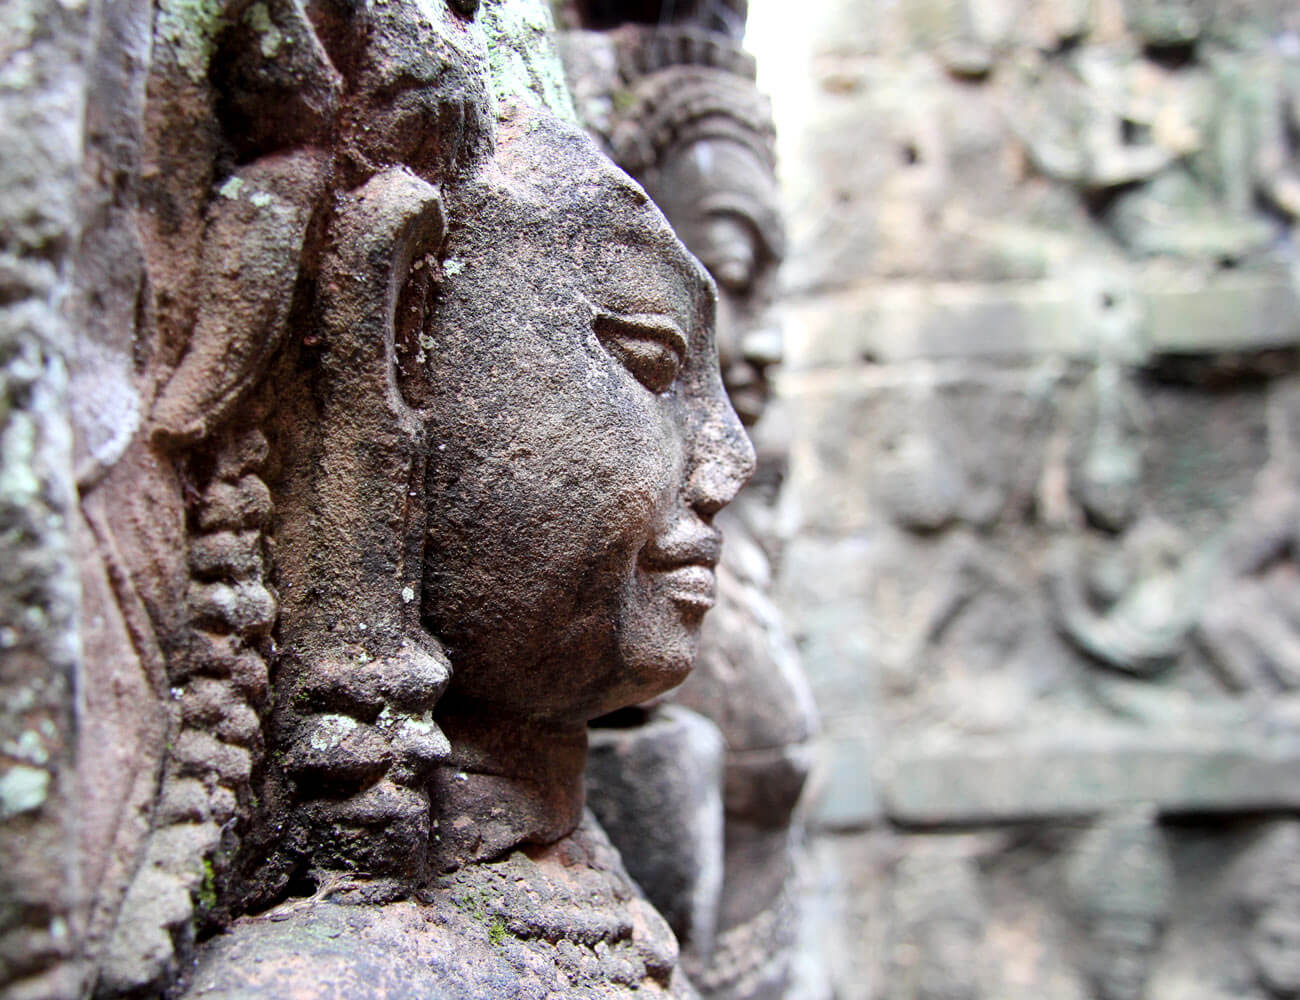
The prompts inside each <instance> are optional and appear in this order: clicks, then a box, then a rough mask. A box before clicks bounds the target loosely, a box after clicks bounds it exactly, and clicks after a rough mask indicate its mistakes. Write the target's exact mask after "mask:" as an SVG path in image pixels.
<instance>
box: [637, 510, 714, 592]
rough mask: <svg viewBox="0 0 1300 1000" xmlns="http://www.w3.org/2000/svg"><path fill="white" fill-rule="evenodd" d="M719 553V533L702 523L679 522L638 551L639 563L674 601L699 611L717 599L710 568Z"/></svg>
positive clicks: (711, 568) (712, 573)
mask: <svg viewBox="0 0 1300 1000" xmlns="http://www.w3.org/2000/svg"><path fill="white" fill-rule="evenodd" d="M721 553H722V534H721V532H719V531H718V530H717V529H716V528H712V527H710V526H708V525H706V524H704V523H703V522H700V521H695V523H694V524H691V523H690V522H689V521H687V522H679V523H678V524H676V525H674V526H673V527H672V528H670V529H669V531H668V532H667V533H666V534H665V535H664V536H663V537H660V538H654V539H651V541H650V543H649V544H648V545H647V546H646V547H645V548H644V549H642V551H641V566H642V568H643V569H645V570H646V571H647V572H648V573H651V574H653V575H654V577H655V578H657V580H658V581H659V583H660V585H661V586H662V587H663V588H664V596H666V597H667V598H668V599H669V600H671V601H673V602H674V603H675V604H678V605H681V606H683V607H686V608H690V609H693V610H696V611H699V612H700V613H701V614H702V613H704V612H705V611H708V610H709V608H711V607H713V605H714V603H715V601H716V600H717V586H718V580H717V576H716V575H715V574H714V568H715V567H716V566H717V565H718V557H719V555H721Z"/></svg>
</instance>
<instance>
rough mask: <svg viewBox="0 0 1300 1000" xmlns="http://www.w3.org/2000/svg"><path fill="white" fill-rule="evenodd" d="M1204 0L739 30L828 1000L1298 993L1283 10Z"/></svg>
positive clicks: (1291, 20)
mask: <svg viewBox="0 0 1300 1000" xmlns="http://www.w3.org/2000/svg"><path fill="white" fill-rule="evenodd" d="M1217 7H1218V9H1217V11H1212V10H1211V9H1210V5H1207V4H1204V3H1200V4H1171V3H1150V2H1148V3H1140V2H1133V3H1128V4H1121V3H1120V2H1119V0H1098V2H1097V3H1094V4H1088V3H1082V2H1081V3H1070V2H1065V0H1057V2H1047V0H968V2H964V0H951V2H924V0H902V2H898V3H882V4H861V3H856V2H844V0H814V2H812V3H810V4H807V5H805V6H803V7H801V9H800V13H799V16H798V18H797V21H796V19H795V18H792V17H791V16H790V14H789V13H788V11H786V10H785V9H784V8H783V9H782V10H780V11H775V10H767V9H765V8H764V7H762V6H758V7H756V8H755V10H754V11H753V12H752V14H751V31H750V34H749V36H748V38H747V44H748V45H749V46H750V47H751V49H752V50H753V51H754V52H755V54H756V56H757V61H758V65H759V67H760V85H762V86H764V87H766V89H767V90H768V91H769V92H770V93H772V95H773V100H774V109H775V117H776V122H777V131H778V136H779V152H780V172H781V177H782V182H783V185H784V189H785V193H786V198H787V217H788V219H789V227H790V234H791V249H790V253H789V257H788V262H787V265H786V269H785V272H784V275H785V282H786V291H787V298H786V300H785V309H784V318H785V343H786V359H785V364H784V368H783V370H782V375H781V377H780V380H779V390H778V400H777V403H776V404H775V405H776V409H777V412H776V413H774V414H773V415H772V416H771V417H770V418H769V421H768V424H767V427H766V432H767V433H768V434H772V435H777V436H787V437H788V441H789V448H790V456H791V457H790V466H789V471H788V475H787V478H786V481H785V489H784V494H783V501H782V504H783V508H782V525H783V527H782V530H783V532H784V534H785V536H786V537H787V538H788V544H787V546H786V549H785V553H784V556H783V560H782V563H781V566H780V571H779V576H778V603H779V604H780V605H781V607H782V608H783V610H784V611H785V613H786V615H787V616H788V621H789V625H790V628H791V630H792V632H793V633H794V635H795V637H796V639H797V641H798V644H799V648H800V651H801V653H802V656H803V660H804V664H805V668H806V670H807V672H808V675H809V677H810V680H811V682H812V685H813V688H814V691H815V693H816V697H817V702H818V707H819V710H820V712H821V716H822V720H823V727H824V735H823V737H822V740H821V743H820V749H819V753H820V758H819V766H818V768H817V769H815V771H814V776H813V778H812V780H811V782H810V785H811V789H810V793H809V796H808V800H807V802H806V807H807V808H808V810H809V817H810V822H811V824H812V829H813V831H814V833H813V835H812V856H813V858H814V863H813V865H812V869H811V871H810V875H809V879H810V889H809V892H810V894H811V898H812V899H813V900H814V901H815V906H816V907H817V908H818V909H819V912H820V914H821V917H820V921H819V922H815V923H814V925H813V927H812V929H811V930H810V932H809V934H810V940H811V941H812V943H813V946H818V945H819V946H820V947H821V948H822V954H823V956H824V962H825V964H826V966H827V967H828V969H829V971H830V975H831V978H832V980H833V983H834V985H835V987H836V988H837V989H838V991H839V992H838V994H837V995H838V996H840V997H843V998H846V1000H847V998H859V997H888V998H895V997H900V998H901V997H920V996H927V997H938V996H944V997H956V996H962V997H967V996H970V997H974V996H985V997H997V998H1011V997H1022V996H1023V997H1075V996H1080V997H1082V996H1130V997H1141V996H1146V997H1151V998H1165V997H1170V998H1172V997H1211V996H1214V997H1218V996H1285V995H1291V994H1290V993H1288V992H1286V991H1287V990H1288V989H1290V988H1291V987H1290V986H1288V985H1287V983H1286V980H1287V976H1288V975H1290V973H1285V972H1283V971H1282V969H1281V968H1280V966H1288V967H1290V966H1294V965H1297V964H1300V933H1297V929H1300V924H1298V923H1297V922H1296V914H1297V913H1298V912H1300V909H1297V904H1296V894H1295V889H1294V882H1295V877H1294V875H1293V874H1292V873H1293V872H1294V870H1295V869H1296V867H1297V865H1298V864H1300V856H1297V854H1296V853H1295V850H1296V848H1295V844H1294V829H1293V827H1292V826H1291V825H1290V822H1291V821H1290V820H1289V818H1288V817H1289V816H1290V815H1291V814H1292V813H1293V812H1294V811H1295V810H1297V809H1298V808H1300V781H1298V780H1297V775H1300V768H1298V767H1297V764H1298V763H1300V729H1298V728H1297V715H1296V708H1297V703H1296V695H1295V691H1296V688H1297V685H1300V673H1297V670H1296V668H1297V666H1300V656H1298V654H1300V633H1298V631H1297V629H1298V628H1300V615H1297V613H1296V612H1297V610H1300V587H1298V582H1300V581H1297V576H1296V573H1297V564H1296V557H1297V552H1300V549H1297V545H1296V542H1297V538H1296V529H1297V525H1300V518H1298V517H1297V514H1300V503H1298V501H1300V478H1297V477H1298V476H1300V455H1298V454H1297V452H1296V448H1297V445H1298V444H1300V439H1298V438H1297V430H1300V424H1298V423H1297V419H1298V418H1300V399H1298V397H1297V395H1296V389H1297V381H1296V376H1297V370H1298V369H1297V354H1296V346H1297V341H1298V340H1300V300H1298V299H1297V285H1296V270H1295V265H1296V245H1295V223H1296V219H1297V213H1298V212H1300V201H1297V200H1296V197H1295V196H1296V191H1297V189H1296V187H1295V184H1296V179H1297V169H1298V166H1297V163H1298V161H1297V146H1296V139H1297V126H1298V125H1300V35H1298V34H1297V32H1300V21H1297V15H1296V12H1295V9H1294V7H1293V6H1292V5H1288V4H1281V3H1271V4H1269V3H1254V4H1236V5H1233V4H1227V3H1220V4H1218V5H1217ZM1175 8H1179V9H1181V10H1182V11H1183V13H1181V14H1179V12H1178V10H1177V9H1175ZM1171 10H1172V11H1173V14H1170V11H1171ZM1162 17H1163V18H1164V20H1162V19H1161V18H1162ZM1261 870H1265V871H1269V872H1272V873H1273V874H1272V877H1271V881H1270V879H1267V878H1266V879H1265V880H1264V882H1265V883H1267V884H1266V885H1264V886H1261V881H1260V877H1259V875H1258V872H1259V871H1261ZM1135 872H1136V873H1137V874H1134V873H1135ZM1143 879H1146V880H1147V881H1145V882H1143ZM1126 884H1141V885H1142V890H1141V892H1139V893H1138V894H1137V895H1138V896H1139V897H1141V898H1140V899H1139V900H1138V901H1137V902H1134V901H1133V900H1132V899H1129V898H1127V897H1126V894H1125V891H1124V889H1123V886H1124V885H1126ZM1143 900H1145V902H1143ZM1116 928H1127V931H1125V932H1123V933H1121V932H1120V931H1118V930H1116ZM1269 928H1272V929H1273V930H1276V931H1278V933H1277V934H1276V935H1274V937H1273V941H1274V952H1273V953H1270V952H1269V951H1268V948H1267V947H1266V946H1264V945H1263V944H1261V943H1260V942H1261V941H1262V939H1263V938H1264V937H1265V936H1267V935H1268V933H1269V931H1268V929H1269ZM1116 936H1118V937H1120V938H1122V939H1124V940H1125V941H1129V942H1130V943H1129V944H1126V945H1124V946H1123V947H1121V948H1120V949H1119V950H1118V952H1116V951H1114V950H1113V949H1112V950H1110V951H1108V950H1107V947H1108V946H1107V944H1106V942H1107V940H1108V939H1111V938H1114V937H1116ZM1134 938H1136V939H1140V942H1139V943H1131V940H1132V939H1134ZM1106 966H1109V967H1110V968H1111V969H1112V970H1122V971H1115V972H1113V973H1112V974H1111V975H1110V977H1109V979H1108V978H1107V975H1106V973H1105V971H1104V967H1106ZM1099 968H1101V970H1102V971H1099Z"/></svg>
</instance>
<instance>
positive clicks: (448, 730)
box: [4, 0, 754, 997]
mask: <svg viewBox="0 0 1300 1000" xmlns="http://www.w3.org/2000/svg"><path fill="white" fill-rule="evenodd" d="M545 20H546V19H545V17H544V14H543V13H542V12H540V11H538V10H533V11H525V12H522V13H521V12H520V11H519V10H516V9H514V8H513V7H511V6H510V4H508V3H490V4H488V5H486V6H485V7H484V9H483V10H479V9H478V4H476V3H472V2H464V0H457V2H456V3H453V4H449V5H446V6H444V5H442V4H435V5H429V4H421V3H406V2H397V3H388V4H382V5H359V4H353V3H349V2H344V0H339V2H335V0H322V2H320V3H316V2H312V3H306V4H304V3H298V2H297V0H273V2H269V3H260V2H259V3H243V2H236V3H230V4H223V5H212V6H211V7H207V6H204V7H201V8H196V7H194V6H193V5H186V4H171V3H167V2H163V3H160V4H158V5H156V9H155V8H154V7H152V6H150V5H149V4H145V3H139V4H130V5H125V4H124V5H118V6H116V7H114V8H113V9H112V10H111V11H109V12H107V14H106V17H105V21H104V24H103V26H102V27H101V32H102V35H101V37H100V38H98V40H97V42H96V46H95V47H94V59H93V60H92V62H91V67H90V71H89V77H90V79H91V87H90V91H91V96H90V98H89V105H88V110H87V122H88V138H87V145H88V153H87V162H86V164H85V165H84V170H85V174H86V179H85V181H84V183H85V185H86V188H87V190H88V191H89V192H91V194H92V195H93V196H94V197H95V198H98V199H100V200H99V202H97V203H96V205H97V209H96V212H94V213H92V214H90V215H89V216H88V221H87V224H86V225H85V228H84V232H83V233H82V240H81V243H80V245H79V254H80V257H79V259H78V267H77V270H76V279H77V282H78V287H77V300H76V305H77V308H78V309H81V310H84V312H85V316H86V320H87V322H86V333H85V334H84V335H83V336H82V337H80V338H79V339H78V340H77V341H75V343H73V344H72V345H71V346H70V347H69V348H68V351H67V353H68V356H69V360H70V363H71V384H72V387H73V390H72V403H73V405H71V406H70V410H71V415H72V421H73V429H74V431H75V439H74V440H75V445H76V449H77V450H76V453H75V459H76V471H77V477H78V486H79V488H80V505H79V510H78V511H77V516H76V517H75V518H74V519H73V522H74V523H73V534H74V535H77V537H79V538H82V539H84V544H81V545H80V546H79V555H80V558H81V565H80V573H81V579H82V604H81V615H82V624H81V626H80V635H79V638H80V641H81V644H82V648H83V660H82V666H81V668H80V669H81V676H79V678H78V682H79V684H80V685H81V687H82V688H83V690H84V691H85V699H86V700H85V711H84V718H85V721H84V723H83V724H82V728H81V733H80V738H81V740H82V752H81V753H80V754H79V756H78V760H77V766H78V769H79V771H80V775H79V781H80V784H81V787H82V789H83V791H82V798H83V802H84V806H85V821H84V824H83V826H82V836H83V841H84V843H83V844H82V845H81V848H80V849H79V850H78V851H75V852H72V851H69V853H68V855H66V856H75V857H77V859H78V863H79V864H80V865H81V868H82V873H81V881H82V884H83V885H84V887H85V890H86V891H85V894H84V897H83V900H82V902H81V909H80V910H79V911H76V912H69V914H68V916H67V917H66V918H65V917H64V916H62V911H60V910H59V908H58V907H59V906H60V905H61V904H59V903H58V901H57V900H55V901H54V902H53V903H52V904H51V906H53V909H50V908H49V907H46V908H45V909H42V910H40V912H37V911H36V910H32V912H31V913H29V914H28V916H27V917H23V918H22V919H23V920H27V919H28V917H30V918H31V921H34V922H35V924H41V923H44V924H46V925H48V927H47V928H46V930H47V931H48V932H49V933H54V931H58V934H59V935H60V937H59V941H57V942H54V944H53V945H52V946H51V947H52V950H51V949H46V950H45V951H42V952H41V954H46V953H47V952H48V955H47V957H48V958H49V962H46V964H45V965H39V963H38V965H39V967H37V966H30V967H29V966H28V965H22V964H21V963H20V964H19V965H15V966H14V972H13V973H12V974H11V973H10V972H9V971H8V969H6V971H5V976H6V977H7V979H6V981H8V978H12V976H24V975H28V974H29V973H30V972H32V971H33V970H34V971H36V972H41V973H42V974H45V973H46V972H49V970H53V971H52V972H49V975H48V976H47V978H48V979H49V980H50V982H51V983H53V985H50V986H48V988H47V989H46V992H45V993H41V994H39V995H49V996H62V995H69V994H72V993H78V992H84V993H86V994H88V995H89V994H93V995H96V996H102V997H124V996H141V995H157V994H159V993H161V992H163V991H166V992H168V993H169V994H175V995H186V996H190V995H193V996H222V995H226V996H232V995H243V994H246V993H247V992H248V991H250V990H251V991H255V992H257V993H258V994H259V995H280V994H282V993H287V992H290V991H294V990H301V989H307V990H308V991H312V990H315V989H317V988H319V989H325V988H326V986H327V985H328V988H329V989H331V990H339V989H342V990H344V991H345V992H348V991H352V992H356V991H361V992H364V993H365V994H366V995H385V991H387V995H392V996H411V995H430V996H433V995H438V996H443V995H463V996H483V995H490V994H491V995H495V994H498V993H500V994H502V995H505V994H509V995H514V996H534V995H536V996H539V997H540V996H545V995H556V994H557V992H565V993H567V992H569V991H575V992H579V993H582V994H583V995H593V996H595V995H602V996H603V995H611V996H613V995H625V994H629V993H631V992H634V991H636V992H645V993H648V994H650V995H672V996H689V995H693V989H692V987H691V986H690V984H689V983H688V982H687V980H686V978H685V976H684V974H683V973H682V971H681V969H680V967H679V964H678V959H677V945H676V942H675V941H674V939H673V936H672V934H671V932H670V930H669V929H668V927H667V925H666V924H665V923H664V922H663V920H662V918H661V917H660V916H659V915H658V914H657V913H656V912H655V911H654V910H653V909H652V908H651V906H650V904H649V903H647V902H646V901H645V899H644V898H643V897H642V896H641V894H640V892H639V890H637V889H636V887H635V886H634V884H633V883H632V882H631V880H630V879H629V878H628V876H627V875H626V873H625V872H624V870H623V867H622V863H621V861H620V860H619V858H618V855H617V853H616V852H615V851H614V849H613V848H612V847H611V846H610V844H609V842H608V840H607V839H606V837H605V835H604V833H603V832H602V831H601V829H600V828H599V826H598V825H597V824H596V822H595V821H594V819H592V818H591V816H590V815H589V814H586V813H585V812H584V808H583V795H582V785H581V779H582V768H583V764H584V760H585V748H586V723H587V721H588V720H589V719H591V718H593V717H595V716H598V715H602V714H605V713H608V712H611V711H614V710H616V709H619V708H621V707H623V706H626V705H630V704H635V703H638V702H641V701H644V700H647V699H649V698H651V697H653V696H655V695H656V694H658V693H660V692H662V691H664V690H666V689H667V688H670V687H672V686H673V685H675V684H677V683H679V682H680V681H681V679H682V678H683V677H684V676H685V675H686V673H687V672H688V671H689V669H690V666H691V663H692V661H693V659H694V656H695V651H696V647H697V644H698V641H699V634H700V625H701V621H702V619H703V616H704V614H705V612H706V611H707V610H708V608H709V607H710V606H711V605H712V604H713V603H714V600H715V587H716V583H715V569H716V567H717V563H718V560H719V555H720V544H721V540H720V532H719V531H718V529H717V527H716V526H715V525H714V519H715V516H716V515H717V514H718V513H719V511H720V510H721V509H722V508H723V507H724V506H726V504H727V503H728V502H729V501H730V500H731V499H732V498H733V497H734V496H735V494H736V492H737V491H738V490H739V488H740V486H741V484H742V483H743V482H744V481H745V480H746V479H747V478H748V476H749V475H750V473H751V471H752V467H753V462H754V457H753V449H752V446H751V445H750V443H749V440H748V438H747V436H746V435H745V433H744V430H743V427H742V425H741V423H740V421H739V419H738V418H737V417H736V415H735V412H734V410H733V409H732V407H731V405H730V403H729V402H728V401H727V398H726V395H725V392H724V389H723V385H722V381H721V377H720V374H719V369H718V364H717V353H716V347H715V343H714V339H713V336H714V334H713V331H714V323H715V311H716V308H717V303H716V293H715V288H714V285H713V283H712V282H711V281H710V279H709V277H708V275H707V274H706V272H705V271H704V270H703V269H702V268H701V267H700V265H699V264H698V262H696V261H695V259H694V258H692V257H691V256H690V254H689V253H687V251H686V250H685V248H684V247H683V246H682V244H681V243H680V242H679V240H678V239H677V238H676V237H675V236H674V235H673V233H672V231H671V229H670V228H669V227H668V225H667V223H666V222H665V221H664V219H663V216H662V215H661V214H660V213H659V212H658V211H657V210H656V209H655V208H654V206H653V205H652V203H651V202H650V201H649V199H648V198H647V197H646V195H645V193H644V191H643V190H642V189H641V188H640V187H638V186H637V185H636V184H635V183H633V182H631V181H630V180H629V179H628V178H627V177H626V175H625V174H623V173H622V172H621V171H619V170H618V169H617V168H616V167H615V166H614V165H613V163H612V162H610V161H609V160H608V159H607V158H606V157H605V156H604V155H603V154H602V153H601V152H600V151H599V150H598V149H597V148H596V147H595V146H594V145H593V144H592V143H591V141H590V140H589V139H587V138H586V137H585V136H583V135H582V134H581V133H579V132H578V131H577V130H576V129H575V128H573V127H572V126H571V125H569V124H567V123H565V122H564V121H563V120H562V119H563V118H564V117H566V116H567V115H570V114H571V108H567V107H566V101H567V98H566V99H564V100H561V99H559V98H558V97H557V96H556V95H557V94H558V95H563V86H562V83H561V82H559V77H558V75H556V73H555V72H554V69H555V66H556V64H555V63H553V62H552V63H550V64H548V63H547V61H546V58H545V57H544V56H539V55H538V54H537V52H536V51H534V49H533V48H530V46H535V43H536V41H537V39H536V38H534V37H533V35H532V34H531V31H532V26H535V25H537V24H544V23H545ZM521 24H522V25H525V27H528V28H529V31H528V32H525V31H523V29H522V28H520V27H519V26H520V25H521ZM525 36H526V37H525ZM548 74H549V75H548ZM557 88H558V89H557ZM539 95H540V96H539ZM546 100H552V101H553V104H552V105H551V106H550V107H547V106H546V105H545V104H544V102H545V101H546ZM110 181H111V183H109V182H110ZM60 405H61V404H60ZM51 496H53V494H51ZM53 551H54V549H51V552H53ZM54 694H57V692H54ZM52 697H53V695H52ZM57 702H58V699H57V698H55V699H54V701H53V702H51V705H52V707H54V708H56V709H58V710H60V711H62V710H63V709H64V708H66V707H67V706H63V708H60V707H59V704H57ZM32 718H33V724H35V722H36V719H35V716H33V717H32ZM92 747H100V748H103V750H102V753H94V752H88V749H89V748H92ZM6 753H9V751H8V750H6ZM60 780H62V779H60ZM7 788H8V786H6V789H7ZM15 794H17V793H15ZM10 798H12V796H10V795H9V791H8V790H7V791H6V802H9V801H10ZM14 801H17V799H14ZM7 808H8V806H6V809H7ZM33 808H35V807H33ZM26 811H27V808H26V807H24V808H23V809H19V810H18V812H19V813H23V812H26ZM51 817H53V818H54V819H57V817H56V816H54V815H53V813H51V814H50V816H49V817H43V818H42V822H44V821H45V820H46V819H50V818H51ZM4 818H5V820H6V821H7V820H8V819H9V814H8V813H7V812H6V814H5V817H4ZM57 826H58V824H57V823H55V824H54V827H57ZM54 827H52V830H53V829H54ZM54 832H55V833H56V834H57V830H54ZM6 835H7V833H6ZM5 843H6V844H7V843H8V841H7V840H6V841H5ZM60 857H61V858H62V857H65V855H62V854H61V855H60ZM51 921H53V922H51ZM51 928H52V930H51ZM59 928H62V930H59ZM9 929H10V928H9V926H8V925H6V926H5V930H6V932H7V931H8V930H9ZM24 933H25V932H24ZM54 945H57V947H55V946H54ZM38 950H39V949H38ZM69 957H71V958H73V959H75V960H74V961H69V962H66V963H63V964H60V963H61V962H62V960H63V959H64V958H69ZM23 961H26V960H25V959H23ZM42 962H45V959H42ZM51 963H52V964H51ZM47 967H48V968H47ZM74 979H75V980H78V982H76V983H73V980H74ZM32 995H37V994H35V993H34V994H32Z"/></svg>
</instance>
